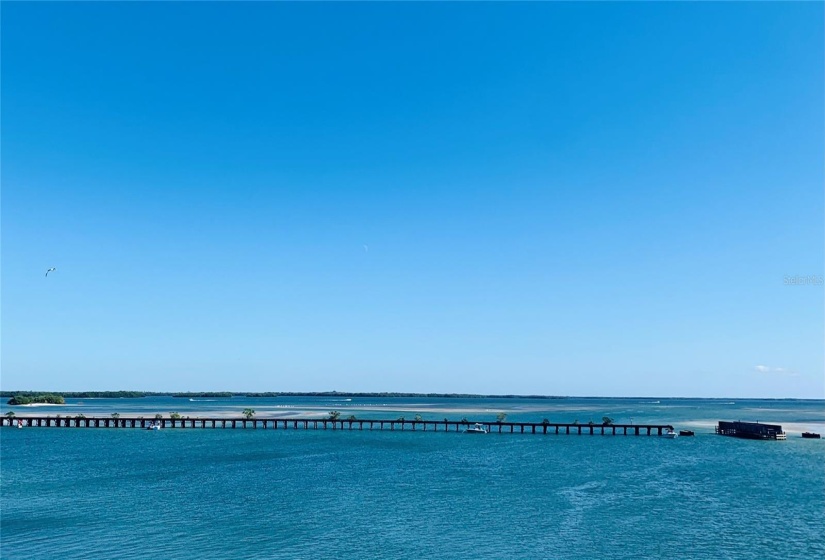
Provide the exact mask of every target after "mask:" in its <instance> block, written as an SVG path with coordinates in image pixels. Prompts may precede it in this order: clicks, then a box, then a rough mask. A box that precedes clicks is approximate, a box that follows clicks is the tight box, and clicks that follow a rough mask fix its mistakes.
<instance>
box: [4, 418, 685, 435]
mask: <svg viewBox="0 0 825 560" xmlns="http://www.w3.org/2000/svg"><path fill="white" fill-rule="evenodd" d="M153 422H159V423H160V426H161V428H168V429H181V428H198V429H203V428H224V429H225V428H229V429H237V428H245V429H263V430H266V429H273V430H287V429H290V430H387V431H395V430H400V431H403V430H411V431H424V432H462V431H464V430H465V429H466V428H467V427H469V426H472V425H473V424H476V423H478V424H481V425H482V426H484V427H485V428H486V429H487V430H488V431H489V432H490V433H501V434H576V435H636V436H638V435H648V436H650V435H658V436H660V435H662V432H663V431H664V430H669V429H673V426H671V425H669V424H668V425H665V424H567V423H561V424H560V423H554V422H495V421H493V422H475V421H469V422H463V421H460V420H400V419H395V420H381V419H356V420H349V419H344V420H342V419H340V418H339V419H336V420H333V419H331V418H251V419H247V418H160V419H157V420H155V419H154V418H145V417H143V418H141V417H132V416H121V417H118V418H112V417H99V416H90V417H76V416H62V417H60V418H58V417H55V416H15V417H13V418H9V417H3V418H2V423H1V424H0V425H2V426H11V427H14V426H17V425H18V423H22V426H23V427H28V428H138V429H141V428H142V429H147V428H148V427H149V426H150V425H151V424H152V423H153Z"/></svg>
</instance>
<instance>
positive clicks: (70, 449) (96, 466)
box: [0, 404, 825, 560]
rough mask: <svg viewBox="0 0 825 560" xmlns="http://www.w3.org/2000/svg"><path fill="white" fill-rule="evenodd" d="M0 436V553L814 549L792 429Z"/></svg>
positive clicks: (818, 498) (804, 473)
mask: <svg viewBox="0 0 825 560" xmlns="http://www.w3.org/2000/svg"><path fill="white" fill-rule="evenodd" d="M783 406H784V407H785V408H784V410H786V412H787V409H788V407H789V406H791V405H787V404H786V405H783ZM804 415H805V414H804V413H803V414H802V416H804ZM767 420H769V418H766V420H765V421H767ZM677 427H678V426H677ZM0 437H2V439H1V440H0V449H1V450H2V463H0V464H1V465H2V471H1V472H2V496H1V497H0V506H2V510H1V513H0V539H2V540H1V541H0V556H2V558H4V559H23V558H26V559H40V558H60V559H71V558H78V559H80V558H83V559H86V558H124V559H130V558H146V559H150V558H220V559H223V558H226V559H229V558H232V559H237V558H284V559H286V558H289V559H295V558H351V559H366V558H398V559H404V558H409V559H413V558H414V559H419V558H422V557H423V558H426V557H430V558H439V559H442V558H443V559H452V558H468V559H470V558H472V559H475V558H491V559H492V558H560V559H562V558H563V559H594V558H628V559H630V558H714V559H720V558H731V559H734V558H735V559H754V560H757V559H758V560H765V559H771V558H777V559H779V558H782V559H789V558H800V559H807V558H821V557H823V556H825V466H823V460H824V459H825V442H823V441H822V440H819V441H817V440H803V439H801V438H799V437H798V436H797V437H794V436H789V439H788V441H785V442H758V441H757V442H752V441H745V440H737V439H730V438H723V437H719V436H715V435H712V434H710V433H708V432H707V430H705V431H700V432H699V433H697V436H696V437H694V438H685V437H683V438H678V439H676V440H666V439H661V438H657V437H633V436H628V437H624V436H598V435H597V436H575V435H569V436H567V435H559V436H555V435H547V436H541V435H517V434H514V435H510V434H504V435H498V434H488V435H486V436H467V435H464V434H455V433H422V432H410V431H405V432H400V431H396V432H377V431H375V432H369V431H363V432H359V431H352V432H350V431H332V430H329V431H283V430H278V431H272V430H266V431H264V430H260V429H259V430H240V429H239V430H211V429H206V430H200V429H196V430H191V429H186V430H170V429H167V430H164V431H160V432H148V431H141V430H129V429H126V430H114V429H109V430H106V429H88V430H86V429H59V428H51V429H45V428H43V429H37V428H27V429H23V430H18V429H11V428H4V429H3V430H2V433H1V434H0Z"/></svg>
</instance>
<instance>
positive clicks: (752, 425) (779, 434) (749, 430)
mask: <svg viewBox="0 0 825 560" xmlns="http://www.w3.org/2000/svg"><path fill="white" fill-rule="evenodd" d="M716 433H717V434H719V435H720V436H730V437H738V438H743V439H787V437H786V436H785V432H784V431H782V426H780V425H779V424H760V423H759V422H724V421H722V420H720V421H719V425H718V426H716Z"/></svg>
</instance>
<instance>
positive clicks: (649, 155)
mask: <svg viewBox="0 0 825 560" xmlns="http://www.w3.org/2000/svg"><path fill="white" fill-rule="evenodd" d="M824 38H825V37H824V34H823V4H822V3H791V4H789V3H746V4H743V3H724V4H709V3H676V4H672V3H667V4H665V3H654V4H649V3H633V4H613V3H586V4H554V3H522V4H501V3H499V4H466V3H457V4H433V3H418V4H396V3H378V4H375V3H369V4H349V3H340V4H339V3H335V4H318V3H312V4H276V3H243V4H237V3H235V4H229V3H208V4H189V3H175V4H167V3H120V2H112V3H108V2H107V3H102V2H95V3H45V4H44V3H29V2H21V3H8V2H4V3H3V5H2V378H1V379H0V383H1V384H2V388H3V389H5V390H12V389H54V390H93V389H99V390H105V389H121V388H130V389H143V390H220V389H223V390H239V391H242V390H253V391H267V390H275V391H277V390H284V391H301V390H338V391H423V392H429V391H436V392H451V391H460V392H473V393H541V394H554V395H604V396H636V395H639V396H645V395H657V396H738V397H748V396H761V397H812V398H822V397H823V396H825V395H824V394H823V393H824V392H825V389H824V388H823V387H824V385H825V372H824V371H823V358H824V356H825V354H824V353H823V346H825V329H824V328H823V323H824V322H825V321H824V320H823V319H824V318H823V307H824V305H825V302H824V301H823V287H822V285H818V286H817V285H787V284H786V282H785V279H786V277H790V276H815V277H819V278H820V279H821V278H822V275H823V273H824V271H823V266H824V264H823V263H824V262H825V259H824V258H823V256H824V252H823V243H824V242H825V241H824V240H825V237H824V236H825V227H824V225H823V206H824V205H823V179H824V178H823V151H824V150H825V142H824V141H823V126H824V125H825V114H824V113H823V94H824V93H825V92H824V88H823V68H825V60H824V59H823V44H824V43H823V41H824ZM49 267H57V271H56V272H54V273H52V274H50V275H49V277H48V278H46V277H44V274H45V271H46V269H47V268H49Z"/></svg>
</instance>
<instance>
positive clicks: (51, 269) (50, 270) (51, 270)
mask: <svg viewBox="0 0 825 560" xmlns="http://www.w3.org/2000/svg"><path fill="white" fill-rule="evenodd" d="M55 270H57V269H56V268H55V267H51V268H50V269H49V270H47V271H46V276H48V275H49V272H54V271H55Z"/></svg>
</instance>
